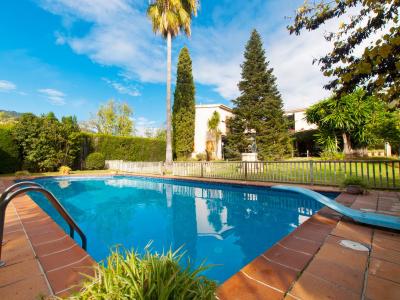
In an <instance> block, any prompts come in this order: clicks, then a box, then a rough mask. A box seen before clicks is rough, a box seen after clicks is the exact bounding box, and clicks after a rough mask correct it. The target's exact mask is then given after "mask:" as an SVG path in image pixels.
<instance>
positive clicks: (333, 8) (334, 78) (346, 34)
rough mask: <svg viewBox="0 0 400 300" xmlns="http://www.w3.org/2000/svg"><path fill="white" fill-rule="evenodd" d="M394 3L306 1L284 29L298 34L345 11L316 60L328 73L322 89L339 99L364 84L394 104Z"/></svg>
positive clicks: (397, 90)
mask: <svg viewBox="0 0 400 300" xmlns="http://www.w3.org/2000/svg"><path fill="white" fill-rule="evenodd" d="M399 6H400V0H373V1H372V0H335V1H331V0H329V1H326V0H319V1H315V2H312V3H310V2H309V1H306V2H305V3H304V5H303V6H301V7H300V8H299V9H298V10H297V13H296V16H295V19H294V24H293V25H291V26H289V27H288V29H289V31H290V33H291V34H293V33H294V34H297V35H298V34H300V33H301V31H302V30H304V29H305V30H309V31H311V30H315V29H317V28H320V27H321V26H322V25H323V24H324V23H326V22H327V21H328V20H331V19H332V20H333V19H337V18H339V17H344V16H347V15H350V17H349V20H348V21H346V22H341V23H340V24H338V26H339V29H338V31H337V32H332V33H329V34H327V35H326V36H325V39H326V40H327V41H329V42H333V50H332V51H331V52H329V53H328V54H326V55H325V56H324V57H321V58H319V59H318V60H316V61H318V63H319V64H320V66H321V71H322V72H323V74H324V75H325V76H328V77H330V78H331V81H330V82H329V83H328V84H327V85H326V86H325V88H327V89H329V90H332V91H333V92H334V93H335V95H337V98H340V97H341V96H343V95H346V94H349V93H351V92H353V91H355V90H356V89H357V88H358V87H364V89H365V90H366V91H367V92H368V93H370V94H375V95H377V96H379V97H380V98H382V99H385V100H386V101H387V102H389V103H391V104H392V105H399V103H400V102H399V99H400V27H399ZM366 44H367V45H366ZM358 50H361V51H358ZM359 53H360V54H359Z"/></svg>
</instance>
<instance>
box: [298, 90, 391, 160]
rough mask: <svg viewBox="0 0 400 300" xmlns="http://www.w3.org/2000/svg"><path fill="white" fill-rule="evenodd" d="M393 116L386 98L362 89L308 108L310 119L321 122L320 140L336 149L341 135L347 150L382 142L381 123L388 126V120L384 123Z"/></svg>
mask: <svg viewBox="0 0 400 300" xmlns="http://www.w3.org/2000/svg"><path fill="white" fill-rule="evenodd" d="M391 116H392V113H391V112H390V111H388V107H387V105H386V104H385V103H384V102H382V101H380V100H379V99H378V98H376V97H374V96H368V95H367V94H366V92H365V91H364V90H362V89H357V90H356V91H355V92H353V93H351V94H349V95H346V96H343V97H341V98H339V99H337V98H335V97H331V98H328V99H326V100H323V101H321V102H318V103H317V104H314V105H313V106H311V107H310V108H309V109H307V111H306V119H307V121H308V122H309V123H314V124H317V125H318V128H319V132H318V134H317V136H316V137H317V142H318V143H319V144H320V145H321V146H322V147H323V149H324V150H325V151H328V152H336V151H337V150H338V149H339V143H338V139H340V138H341V139H343V144H344V152H345V153H346V154H347V152H348V151H349V150H351V149H352V147H354V148H365V147H367V146H369V145H373V144H375V143H377V142H379V140H380V139H382V138H383V135H380V134H379V131H380V130H381V128H382V126H386V128H389V125H388V124H386V125H384V124H385V123H387V122H388V119H390V118H391ZM393 125H394V124H393ZM388 135H389V134H388ZM393 135H395V132H393ZM346 145H347V147H348V149H347V151H346Z"/></svg>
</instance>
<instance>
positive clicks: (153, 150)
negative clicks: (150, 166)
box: [86, 134, 165, 161]
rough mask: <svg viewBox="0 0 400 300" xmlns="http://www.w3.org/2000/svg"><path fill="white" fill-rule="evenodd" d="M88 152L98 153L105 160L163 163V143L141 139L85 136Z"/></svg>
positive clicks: (95, 135)
mask: <svg viewBox="0 0 400 300" xmlns="http://www.w3.org/2000/svg"><path fill="white" fill-rule="evenodd" d="M86 137H87V138H88V139H89V144H90V149H89V150H90V151H89V152H100V153H102V154H103V155H104V157H105V159H107V160H126V161H164V160H165V141H164V140H160V139H154V138H143V137H121V136H112V135H106V134H87V135H86Z"/></svg>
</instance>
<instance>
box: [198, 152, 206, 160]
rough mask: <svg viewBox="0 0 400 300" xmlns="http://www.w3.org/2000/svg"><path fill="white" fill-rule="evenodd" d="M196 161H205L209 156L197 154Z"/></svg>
mask: <svg viewBox="0 0 400 300" xmlns="http://www.w3.org/2000/svg"><path fill="white" fill-rule="evenodd" d="M196 159H197V160H198V161H205V160H206V159H207V154H206V153H197V154H196Z"/></svg>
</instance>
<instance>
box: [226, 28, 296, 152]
mask: <svg viewBox="0 0 400 300" xmlns="http://www.w3.org/2000/svg"><path fill="white" fill-rule="evenodd" d="M244 58H245V60H244V63H243V64H242V80H241V81H240V82H239V84H238V87H239V90H240V93H241V94H240V96H239V97H238V98H236V99H235V100H233V103H234V108H233V114H234V117H233V118H232V119H230V120H229V121H228V122H227V125H228V129H229V131H228V135H227V143H226V146H225V153H226V157H227V158H236V159H237V158H239V157H240V153H243V152H248V151H249V150H248V149H249V146H250V145H251V144H252V141H251V139H252V138H254V136H255V140H256V143H257V148H258V153H259V158H260V159H269V158H281V157H283V156H284V154H285V153H288V152H290V150H291V143H290V138H289V132H288V126H287V122H286V119H285V118H284V115H283V114H284V112H283V109H282V107H283V104H282V98H281V95H280V93H279V91H278V87H277V85H276V78H275V76H274V75H273V69H272V68H271V67H269V62H268V61H267V59H266V56H265V51H264V49H263V45H262V41H261V36H260V35H259V33H258V32H257V31H256V30H254V31H253V32H252V34H251V37H250V40H249V41H248V43H247V45H246V50H245V53H244Z"/></svg>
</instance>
